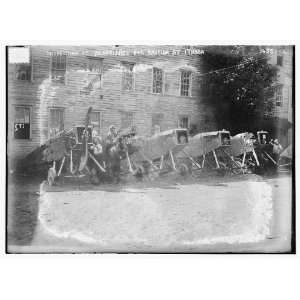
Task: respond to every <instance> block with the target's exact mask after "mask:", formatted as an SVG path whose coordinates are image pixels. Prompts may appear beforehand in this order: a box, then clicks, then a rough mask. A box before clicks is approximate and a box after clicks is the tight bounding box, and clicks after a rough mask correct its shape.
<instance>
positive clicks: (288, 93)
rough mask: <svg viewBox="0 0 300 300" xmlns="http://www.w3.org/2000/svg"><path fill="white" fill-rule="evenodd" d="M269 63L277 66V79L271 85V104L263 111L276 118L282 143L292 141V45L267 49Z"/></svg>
mask: <svg viewBox="0 0 300 300" xmlns="http://www.w3.org/2000/svg"><path fill="white" fill-rule="evenodd" d="M269 50H270V51H269V63H270V64H272V65H275V66H276V67H277V70H278V71H277V79H276V82H275V84H274V86H273V89H274V93H273V96H272V97H271V99H268V100H271V102H270V103H271V105H269V106H268V109H267V110H266V111H265V116H266V117H271V118H276V119H278V124H279V134H278V135H279V136H280V138H281V139H282V140H284V144H290V143H291V142H292V128H291V126H290V127H289V128H288V129H286V127H287V125H286V124H292V123H293V68H294V66H293V47H292V46H277V47H270V49H269Z"/></svg>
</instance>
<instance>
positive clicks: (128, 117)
mask: <svg viewBox="0 0 300 300" xmlns="http://www.w3.org/2000/svg"><path fill="white" fill-rule="evenodd" d="M132 127H133V113H132V112H125V111H123V112H122V113H121V128H122V129H127V128H132Z"/></svg>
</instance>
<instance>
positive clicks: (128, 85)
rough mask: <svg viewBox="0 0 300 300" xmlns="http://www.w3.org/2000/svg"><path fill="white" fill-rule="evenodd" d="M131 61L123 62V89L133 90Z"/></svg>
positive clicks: (132, 65)
mask: <svg viewBox="0 0 300 300" xmlns="http://www.w3.org/2000/svg"><path fill="white" fill-rule="evenodd" d="M133 67H134V64H133V63H123V80H122V86H123V90H124V91H132V90H133Z"/></svg>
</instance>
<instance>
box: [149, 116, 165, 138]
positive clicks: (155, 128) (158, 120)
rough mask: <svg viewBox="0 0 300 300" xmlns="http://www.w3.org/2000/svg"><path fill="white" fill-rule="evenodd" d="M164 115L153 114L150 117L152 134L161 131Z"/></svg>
mask: <svg viewBox="0 0 300 300" xmlns="http://www.w3.org/2000/svg"><path fill="white" fill-rule="evenodd" d="M163 119H164V115H163V114H161V113H155V114H153V115H152V134H153V133H158V132H160V131H161V130H162V123H163Z"/></svg>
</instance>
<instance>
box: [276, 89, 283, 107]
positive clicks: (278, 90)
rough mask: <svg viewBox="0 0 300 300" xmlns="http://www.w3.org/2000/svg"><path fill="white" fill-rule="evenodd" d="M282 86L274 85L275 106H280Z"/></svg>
mask: <svg viewBox="0 0 300 300" xmlns="http://www.w3.org/2000/svg"><path fill="white" fill-rule="evenodd" d="M282 98H283V97H282V86H278V87H276V91H275V103H276V106H282Z"/></svg>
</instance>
